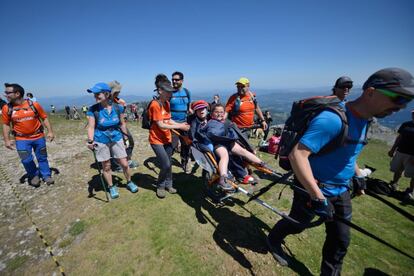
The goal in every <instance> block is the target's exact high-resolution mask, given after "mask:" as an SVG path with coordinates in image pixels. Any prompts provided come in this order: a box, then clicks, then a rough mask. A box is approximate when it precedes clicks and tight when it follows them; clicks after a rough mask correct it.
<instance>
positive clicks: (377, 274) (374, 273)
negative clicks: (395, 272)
mask: <svg viewBox="0 0 414 276" xmlns="http://www.w3.org/2000/svg"><path fill="white" fill-rule="evenodd" d="M363 276H389V274H387V273H385V272H382V271H381V270H378V269H376V268H372V267H367V268H365V270H364V274H363Z"/></svg>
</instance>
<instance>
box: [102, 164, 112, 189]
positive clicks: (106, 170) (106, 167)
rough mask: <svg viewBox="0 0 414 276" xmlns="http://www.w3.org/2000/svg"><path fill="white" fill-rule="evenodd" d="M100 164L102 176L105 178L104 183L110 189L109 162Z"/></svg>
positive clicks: (110, 174) (110, 173)
mask: <svg viewBox="0 0 414 276" xmlns="http://www.w3.org/2000/svg"><path fill="white" fill-rule="evenodd" d="M101 164H102V174H103V176H104V178H105V181H106V183H108V186H109V187H112V170H111V161H110V160H106V161H103V162H101Z"/></svg>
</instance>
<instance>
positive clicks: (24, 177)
mask: <svg viewBox="0 0 414 276" xmlns="http://www.w3.org/2000/svg"><path fill="white" fill-rule="evenodd" d="M50 172H51V174H52V177H53V176H54V175H58V174H60V171H59V169H57V168H52V167H51V168H50ZM26 180H27V181H29V176H28V175H27V173H25V174H24V175H22V176H21V177H20V178H19V182H20V184H23V183H25V182H26Z"/></svg>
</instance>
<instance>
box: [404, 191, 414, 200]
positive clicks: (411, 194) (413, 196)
mask: <svg viewBox="0 0 414 276" xmlns="http://www.w3.org/2000/svg"><path fill="white" fill-rule="evenodd" d="M404 198H405V199H406V200H414V192H413V191H412V190H410V189H407V190H405V196H404Z"/></svg>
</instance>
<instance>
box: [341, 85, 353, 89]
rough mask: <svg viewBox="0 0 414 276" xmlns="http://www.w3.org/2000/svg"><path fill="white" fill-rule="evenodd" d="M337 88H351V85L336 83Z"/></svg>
mask: <svg viewBox="0 0 414 276" xmlns="http://www.w3.org/2000/svg"><path fill="white" fill-rule="evenodd" d="M338 88H339V89H346V88H348V89H351V88H352V85H338Z"/></svg>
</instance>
